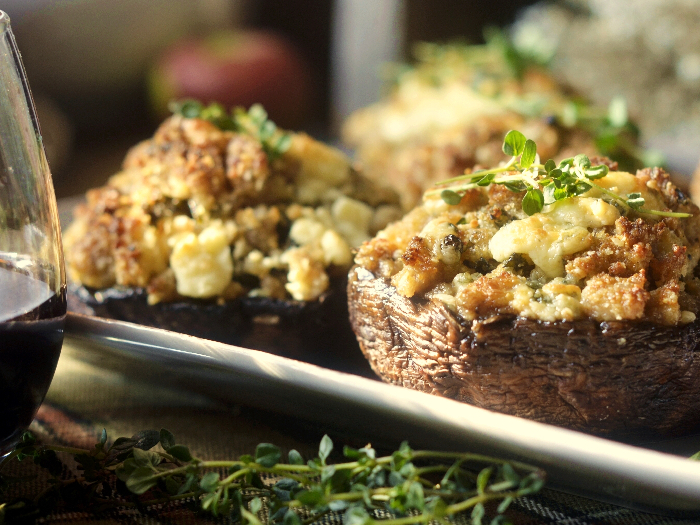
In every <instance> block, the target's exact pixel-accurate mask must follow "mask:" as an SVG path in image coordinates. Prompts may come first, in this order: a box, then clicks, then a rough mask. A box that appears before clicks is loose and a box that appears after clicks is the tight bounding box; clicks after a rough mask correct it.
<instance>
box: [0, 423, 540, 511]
mask: <svg viewBox="0 0 700 525" xmlns="http://www.w3.org/2000/svg"><path fill="white" fill-rule="evenodd" d="M157 445H160V446H159V447H157ZM156 447H157V448H156ZM332 450H333V442H332V441H331V439H330V438H329V437H328V436H324V437H323V439H322V440H321V443H320V446H319V450H318V456H317V457H315V458H313V459H310V460H309V461H306V462H305V461H304V459H303V458H302V456H301V454H299V453H298V452H297V451H295V450H292V451H290V452H289V456H288V462H287V463H281V460H282V457H281V452H280V449H279V448H278V447H276V446H274V445H271V444H267V443H261V444H259V445H258V446H257V448H256V450H255V454H254V455H243V456H241V457H240V458H239V459H238V460H234V461H230V460H225V461H218V460H215V461H205V460H201V459H199V458H196V457H194V456H193V455H192V453H191V452H190V451H189V449H188V448H187V447H186V446H184V445H181V444H178V443H176V442H175V438H174V436H173V434H172V433H171V432H169V431H168V430H165V429H163V430H161V431H160V432H158V431H155V430H147V431H142V432H139V433H138V434H136V435H134V436H133V437H131V438H119V439H117V440H116V441H115V442H114V443H113V444H112V445H109V446H108V444H107V433H106V432H105V431H104V430H103V432H102V435H101V437H100V440H99V442H98V443H97V444H96V445H95V447H94V449H92V450H81V449H75V448H68V447H60V446H52V445H40V444H37V443H36V441H35V438H34V437H33V436H32V435H31V434H30V433H25V434H24V435H23V437H22V440H21V442H20V443H19V444H18V445H17V447H16V448H15V450H14V451H13V452H11V453H10V454H9V455H8V456H6V457H5V458H4V459H3V460H2V462H0V472H1V470H2V468H3V467H4V466H5V465H6V464H7V463H8V462H10V461H12V460H14V458H16V459H18V460H33V461H34V462H35V463H36V464H38V465H39V466H41V467H43V468H46V469H47V470H48V471H49V473H50V474H51V475H52V476H53V477H52V479H51V480H50V483H51V485H50V487H49V489H48V490H46V491H44V493H42V494H40V495H39V496H37V498H35V500H34V502H27V501H19V502H11V503H2V504H0V523H1V522H2V521H3V517H4V518H5V519H6V520H9V519H11V518H13V517H14V518H17V517H25V518H26V517H31V516H35V517H36V516H39V515H42V514H46V513H48V511H49V510H50V505H51V504H52V502H53V505H54V506H55V504H56V503H58V502H60V501H61V498H63V499H64V500H66V499H67V498H68V495H70V496H72V497H73V499H74V500H77V501H78V502H80V503H82V505H83V506H84V507H87V508H90V509H92V510H95V509H97V510H98V511H99V510H102V511H105V510H108V509H113V508H118V509H119V508H122V509H123V508H129V507H136V508H138V509H144V508H145V507H147V506H148V505H152V504H155V503H167V502H171V501H175V500H183V499H186V500H189V501H191V502H193V503H194V506H195V507H198V508H199V510H201V511H205V512H207V513H210V514H213V515H215V516H229V517H231V518H234V519H239V520H240V521H241V523H242V525H262V523H263V517H262V516H263V513H262V512H261V511H262V508H263V501H266V503H267V511H268V512H267V513H266V515H267V523H268V524H270V525H275V524H281V525H307V524H310V523H313V522H315V521H318V520H319V519H321V518H322V517H323V516H325V515H326V514H328V513H330V512H341V513H343V522H344V523H345V524H346V525H372V524H374V523H375V522H379V521H381V523H382V525H411V524H414V523H425V524H427V523H428V522H430V521H437V522H439V523H441V524H443V525H447V524H448V523H449V520H450V518H451V517H452V516H455V515H456V514H459V513H464V512H470V513H471V514H470V516H471V522H472V523H473V524H475V525H479V524H481V523H482V520H483V518H484V517H485V514H486V508H485V506H484V505H485V504H486V503H488V502H491V501H497V502H499V504H498V506H497V508H496V516H495V517H494V518H493V520H492V521H491V524H493V525H496V524H499V523H505V518H504V516H503V513H504V512H505V511H506V509H507V508H508V506H509V505H510V504H511V503H512V502H513V501H514V500H515V499H517V498H519V497H522V496H525V495H529V494H534V493H536V492H537V491H539V490H540V488H541V487H542V486H543V484H544V473H543V472H542V471H541V470H539V469H537V468H535V467H532V466H529V465H525V464H522V463H517V462H508V461H504V460H500V459H496V458H491V457H487V456H482V455H478V454H467V453H450V452H437V451H418V450H412V449H411V448H410V447H409V446H408V444H406V443H403V444H402V445H401V447H400V448H399V449H398V450H397V451H395V452H394V453H393V454H391V455H389V456H384V457H377V456H376V451H375V450H374V449H373V448H372V447H371V446H370V445H367V446H366V447H363V448H360V449H353V448H349V447H345V448H344V449H343V454H344V456H345V458H346V459H347V461H345V462H342V463H331V462H330V461H329V458H330V456H331V452H332ZM56 452H59V453H68V454H72V455H73V457H74V459H75V461H76V462H77V463H78V467H79V469H80V470H81V471H82V472H83V476H82V477H81V478H78V479H72V480H62V479H60V477H59V476H60V473H61V471H62V463H61V461H60V460H59V459H58V456H57V455H56ZM114 476H116V477H117V478H118V479H119V483H118V484H117V493H116V494H113V493H112V489H111V488H110V486H111V485H110V479H111V478H113V477H114ZM0 481H2V482H3V484H5V485H7V483H9V482H10V481H12V480H9V479H7V477H3V478H0ZM15 481H17V480H15ZM1 487H2V485H0V488H1ZM120 489H121V490H120ZM1 494H2V493H1V492H0V495H1ZM0 501H1V500H0ZM47 502H48V503H47ZM63 510H66V509H63Z"/></svg>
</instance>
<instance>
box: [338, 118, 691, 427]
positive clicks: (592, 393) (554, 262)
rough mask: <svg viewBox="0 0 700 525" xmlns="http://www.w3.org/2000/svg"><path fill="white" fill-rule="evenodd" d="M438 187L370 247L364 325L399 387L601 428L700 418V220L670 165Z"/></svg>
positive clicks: (508, 146)
mask: <svg viewBox="0 0 700 525" xmlns="http://www.w3.org/2000/svg"><path fill="white" fill-rule="evenodd" d="M503 150H504V151H505V152H506V153H508V154H509V155H511V156H512V159H511V160H510V161H509V162H508V163H504V164H503V165H501V166H500V167H499V168H496V169H493V170H487V171H481V172H478V173H468V174H466V175H464V176H463V177H461V178H459V180H456V181H453V182H452V183H451V184H450V185H449V186H446V187H443V188H437V189H435V190H432V191H428V192H427V193H426V194H425V196H424V200H423V204H422V205H421V206H419V207H417V208H415V209H414V210H412V211H411V212H409V213H408V214H407V215H406V216H405V217H404V218H403V219H402V220H400V221H398V222H395V223H393V224H391V225H389V226H388V227H387V228H385V229H384V230H382V231H381V232H379V234H378V235H377V236H376V237H374V238H373V239H372V240H371V241H368V242H366V243H364V244H363V245H362V247H361V248H360V249H359V251H358V253H357V255H356V258H355V266H354V267H353V268H352V270H351V271H350V277H349V283H348V300H349V309H350V319H351V324H352V326H353V329H354V331H355V333H356V335H357V338H358V341H359V342H360V346H361V348H362V351H363V352H364V354H365V356H366V357H367V359H368V360H369V362H370V364H371V365H372V368H373V369H374V370H375V371H376V373H377V374H378V375H379V376H381V377H382V378H383V379H384V380H385V381H387V382H391V383H394V384H398V385H403V386H406V387H410V388H414V389H417V390H420V391H424V392H429V393H432V394H437V395H441V396H446V397H450V398H454V399H457V400H460V401H464V402H467V403H471V404H474V405H477V406H480V407H484V408H487V409H491V410H495V411H499V412H504V413H507V414H513V415H517V416H522V417H526V418H530V419H534V420H537V421H541V422H547V423H552V424H556V425H560V426H564V427H568V428H572V429H578V430H584V431H587V432H591V433H597V434H606V435H612V436H618V437H620V438H621V439H624V438H625V437H627V436H629V437H635V438H639V437H641V436H645V435H649V436H653V435H670V434H677V433H681V432H686V431H688V430H690V429H692V428H694V427H696V426H697V425H698V424H699V423H700V355H698V353H697V349H698V339H699V337H700V334H699V332H700V323H699V322H698V321H697V320H696V316H697V315H698V310H699V309H700V279H699V278H698V276H699V275H700V270H698V259H699V258H700V243H699V237H700V214H699V210H698V208H697V207H696V206H695V205H694V204H692V203H691V202H690V200H689V199H688V198H687V197H686V196H685V195H684V194H682V193H681V192H680V191H679V190H678V189H677V188H676V187H675V186H674V185H673V184H672V182H671V181H670V179H669V176H668V174H667V173H666V172H664V171H663V170H661V169H659V168H647V169H642V170H639V171H637V172H636V173H627V172H623V171H618V167H617V164H616V163H614V162H611V161H609V160H607V159H603V158H588V157H586V156H585V155H579V156H577V157H574V158H571V159H566V160H564V161H562V162H561V163H560V164H559V165H556V164H555V163H554V162H553V161H548V162H547V163H545V164H539V158H538V157H537V155H536V146H535V144H534V143H533V142H532V141H525V138H524V137H523V136H522V135H521V134H520V133H518V132H510V133H508V135H507V137H506V142H505V143H504V145H503Z"/></svg>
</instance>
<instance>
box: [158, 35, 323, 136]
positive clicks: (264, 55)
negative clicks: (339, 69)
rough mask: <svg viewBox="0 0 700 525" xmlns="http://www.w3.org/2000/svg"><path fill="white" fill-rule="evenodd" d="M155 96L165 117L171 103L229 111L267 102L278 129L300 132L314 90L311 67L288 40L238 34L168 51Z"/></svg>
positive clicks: (160, 61)
mask: <svg viewBox="0 0 700 525" xmlns="http://www.w3.org/2000/svg"><path fill="white" fill-rule="evenodd" d="M149 95H150V99H151V103H152V106H153V108H154V110H155V111H156V113H157V115H158V117H159V118H162V117H163V116H164V115H167V114H168V109H167V107H168V103H169V102H170V101H171V100H179V99H183V98H194V99H197V100H200V101H202V102H204V103H210V102H219V103H221V104H223V105H224V106H226V107H228V108H232V107H236V106H244V107H245V108H248V107H250V106H251V105H252V104H255V103H261V104H262V105H263V106H264V107H265V109H266V110H267V112H268V114H269V115H270V118H271V119H272V120H274V121H275V122H276V123H277V124H278V125H280V126H282V127H286V128H299V127H301V126H302V125H303V124H304V122H305V121H306V120H307V119H308V116H309V109H310V107H311V99H312V95H313V85H312V80H311V72H310V68H309V66H308V64H307V63H306V61H305V60H304V58H303V57H302V56H301V55H300V53H299V52H298V51H297V50H296V49H295V48H294V46H293V45H292V44H291V43H290V42H288V41H287V40H286V39H284V38H283V37H281V36H279V35H276V34H274V33H270V32H264V31H232V32H226V33H219V34H215V35H211V36H208V37H204V38H199V39H186V40H182V41H180V42H178V43H176V44H174V45H172V46H170V47H169V48H168V49H166V50H165V52H164V53H163V54H162V55H161V56H160V58H159V59H158V60H157V62H156V63H155V65H154V66H153V67H152V68H151V72H150V75H149Z"/></svg>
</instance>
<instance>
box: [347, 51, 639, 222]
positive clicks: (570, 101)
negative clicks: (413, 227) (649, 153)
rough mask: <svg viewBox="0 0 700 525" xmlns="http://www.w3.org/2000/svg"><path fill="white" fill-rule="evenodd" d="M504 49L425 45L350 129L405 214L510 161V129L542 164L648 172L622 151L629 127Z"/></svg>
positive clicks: (371, 171) (369, 167)
mask: <svg viewBox="0 0 700 525" xmlns="http://www.w3.org/2000/svg"><path fill="white" fill-rule="evenodd" d="M501 44H502V41H501V40H500V39H495V40H491V41H489V42H488V43H487V44H486V45H479V46H464V45H435V44H422V45H421V46H420V47H418V48H417V50H416V59H417V60H416V62H415V64H413V66H412V67H410V68H405V67H404V68H402V69H401V73H400V74H399V75H398V78H397V79H396V83H395V84H394V85H392V86H391V88H390V89H389V90H387V95H386V96H385V97H384V98H383V99H382V100H380V101H379V102H377V103H375V104H372V105H370V106H368V107H366V108H362V109H360V110H358V111H356V112H354V113H353V114H352V115H350V117H349V118H348V120H347V121H346V123H345V124H344V126H343V129H342V136H343V140H344V142H345V143H346V144H348V145H349V146H350V147H352V148H354V149H355V152H356V158H357V159H358V161H360V162H361V163H362V165H363V169H364V171H365V173H366V174H367V176H368V177H369V178H371V179H372V180H386V181H388V182H389V183H390V184H391V185H392V186H393V187H394V188H396V190H397V191H398V192H399V193H400V194H401V199H402V204H403V206H404V209H406V210H409V209H411V208H413V207H414V206H415V205H417V204H419V203H420V201H421V197H422V194H423V192H424V191H425V190H427V189H429V188H430V187H431V186H432V185H434V184H435V183H436V182H439V181H442V180H445V179H448V178H450V177H453V176H457V175H461V174H462V173H463V172H464V170H465V169H468V168H474V167H475V166H482V167H483V166H496V165H497V164H498V163H499V162H501V161H502V160H504V157H503V153H502V151H501V144H502V139H503V136H504V135H505V134H506V132H507V131H508V130H510V129H519V130H521V131H523V132H524V133H525V135H526V136H528V137H530V138H532V139H533V140H534V141H535V142H536V143H537V146H538V151H539V153H540V156H541V157H542V158H544V159H547V158H555V159H562V158H566V157H571V156H573V155H574V154H578V153H586V154H588V155H593V154H595V153H596V150H598V148H605V149H604V150H603V151H602V153H604V154H606V155H611V156H613V157H615V158H618V159H620V160H625V161H626V162H627V163H628V164H630V165H634V166H635V167H638V166H641V163H636V161H634V159H632V157H633V155H631V154H630V152H628V151H625V147H626V146H624V145H631V144H635V142H636V137H635V136H634V133H633V132H631V131H630V130H631V129H632V127H631V126H629V125H628V123H627V122H626V121H623V120H619V121H615V122H612V121H611V120H610V119H609V118H608V117H607V115H606V113H607V112H606V110H605V108H592V107H589V106H587V105H585V104H584V103H583V102H582V99H581V97H576V98H575V97H573V96H572V94H571V93H570V90H568V89H567V88H566V87H565V86H563V85H562V84H561V83H559V82H557V81H556V80H555V79H554V78H553V77H552V76H551V74H549V73H548V72H547V71H546V70H545V69H544V68H542V67H538V66H537V65H535V64H533V63H531V62H530V63H528V64H527V65H525V64H523V67H522V68H518V67H514V64H512V63H511V62H510V61H508V60H507V59H506V58H505V57H506V54H507V53H505V52H504V51H505V50H504V49H503V48H502V47H501ZM620 102H621V101H620ZM622 105H624V104H622ZM599 136H600V137H602V138H603V139H604V140H596V138H597V137H599ZM615 137H624V138H623V139H622V140H619V141H616V139H615Z"/></svg>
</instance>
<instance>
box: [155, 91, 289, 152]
mask: <svg viewBox="0 0 700 525" xmlns="http://www.w3.org/2000/svg"><path fill="white" fill-rule="evenodd" d="M168 107H169V109H170V111H171V112H173V113H175V114H178V115H182V116H183V117H186V118H201V119H204V120H208V121H209V122H211V123H212V124H214V125H215V126H217V127H218V128H219V129H222V130H225V131H237V132H241V133H246V134H248V135H251V136H252V137H254V138H256V139H257V140H259V141H260V143H261V144H262V147H263V150H265V153H266V154H267V157H268V160H269V161H270V162H272V161H273V160H275V159H276V158H278V157H279V156H280V155H282V154H283V153H284V152H285V151H287V150H288V149H289V146H290V144H291V142H292V137H291V135H290V134H289V133H282V132H281V131H279V130H278V129H277V126H276V125H275V123H274V122H272V121H271V120H270V119H268V116H267V111H265V109H264V108H263V107H262V106H261V105H260V104H253V105H252V106H250V109H249V110H248V111H246V110H245V109H244V108H235V109H234V110H233V111H232V113H230V114H229V113H228V112H227V111H226V109H225V108H224V107H223V106H222V105H221V104H218V103H216V102H214V103H212V104H209V105H208V106H205V105H204V104H202V103H201V102H199V101H198V100H192V99H187V100H179V101H173V102H171V103H170V105H169V106H168Z"/></svg>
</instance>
